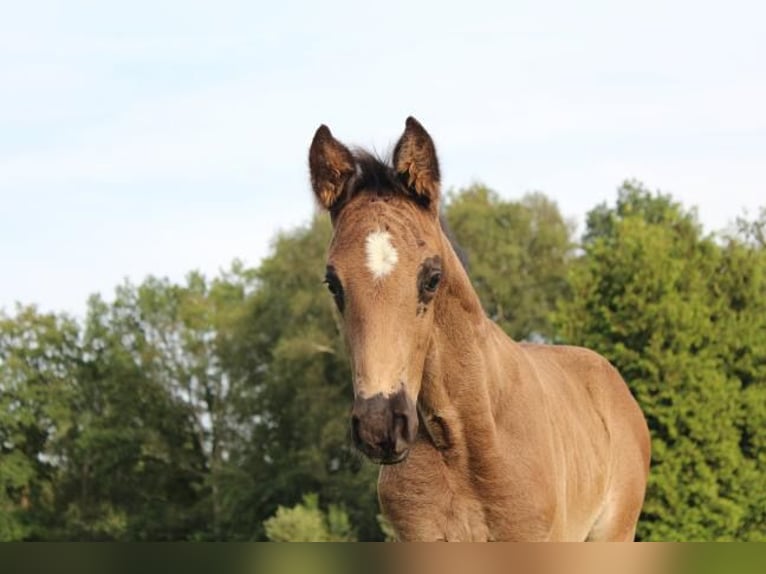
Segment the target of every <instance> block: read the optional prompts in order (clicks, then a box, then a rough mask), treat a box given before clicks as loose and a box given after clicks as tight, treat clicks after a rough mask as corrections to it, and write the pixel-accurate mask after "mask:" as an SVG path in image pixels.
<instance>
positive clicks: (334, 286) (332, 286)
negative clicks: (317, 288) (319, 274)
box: [323, 277, 338, 295]
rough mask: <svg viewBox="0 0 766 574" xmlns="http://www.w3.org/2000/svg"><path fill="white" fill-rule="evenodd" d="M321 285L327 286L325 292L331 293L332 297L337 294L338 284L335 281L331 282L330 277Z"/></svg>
mask: <svg viewBox="0 0 766 574" xmlns="http://www.w3.org/2000/svg"><path fill="white" fill-rule="evenodd" d="M323 283H324V284H325V285H327V290H328V291H329V292H330V293H332V294H333V295H336V294H337V293H338V283H337V281H333V280H332V279H331V278H330V277H327V278H326V279H325V280H324V281H323Z"/></svg>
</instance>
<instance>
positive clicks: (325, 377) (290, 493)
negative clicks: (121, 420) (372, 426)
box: [230, 216, 382, 540]
mask: <svg viewBox="0 0 766 574" xmlns="http://www.w3.org/2000/svg"><path fill="white" fill-rule="evenodd" d="M330 233H331V229H330V224H329V221H328V219H327V218H326V216H317V217H316V218H315V219H314V220H313V221H312V223H311V225H310V226H307V227H303V228H300V229H297V230H296V231H294V232H292V233H290V234H285V235H282V236H280V237H279V238H278V239H277V241H276V244H275V248H274V251H273V254H272V255H271V256H270V257H268V258H267V259H265V260H264V261H263V262H262V264H261V266H260V268H259V269H258V270H257V289H256V290H255V292H254V294H253V297H252V298H251V299H250V300H248V302H247V311H246V314H245V316H244V318H243V320H242V322H241V323H240V329H239V331H238V334H237V336H236V339H237V341H238V344H239V345H240V346H241V347H242V349H243V351H244V350H246V351H245V352H243V353H241V354H240V355H239V356H241V357H244V358H246V361H245V362H244V363H242V365H241V367H240V369H241V371H240V372H241V373H242V374H243V376H244V377H246V378H247V381H248V382H247V384H246V385H245V387H246V388H247V389H249V394H248V395H247V396H246V397H244V398H243V400H242V401H241V402H240V403H239V404H238V405H237V408H238V411H239V416H240V425H241V426H242V427H243V428H247V429H248V434H247V440H244V441H241V442H240V443H239V447H238V448H237V449H236V451H235V452H233V453H232V463H233V466H234V467H236V468H237V469H239V471H238V480H239V483H240V485H241V487H240V488H238V489H237V492H238V493H239V496H240V497H239V498H234V499H232V500H231V501H230V503H231V505H232V508H235V509H237V511H236V519H237V520H238V521H239V524H240V525H238V526H234V529H235V530H237V531H239V532H242V531H244V528H243V527H242V525H241V524H242V523H243V522H245V523H248V524H259V525H260V523H261V522H262V520H263V517H264V516H270V515H272V514H273V513H274V512H275V511H276V509H277V507H278V506H279V505H291V504H295V503H298V502H299V501H300V500H301V497H302V496H303V494H304V493H305V492H316V493H317V494H318V495H319V497H320V498H321V500H323V501H326V503H327V504H337V505H341V506H344V507H345V508H347V509H348V513H349V517H350V519H351V521H352V523H353V524H354V525H355V526H356V527H357V528H358V534H359V537H360V538H361V539H363V540H369V539H379V538H380V537H381V536H382V534H381V532H380V529H379V526H378V523H377V520H376V515H377V495H376V490H375V485H376V480H375V479H376V475H377V468H376V467H375V466H373V465H372V464H370V463H368V462H366V461H364V460H363V459H362V457H361V455H359V454H358V453H357V452H356V451H355V450H354V448H353V446H352V444H351V440H350V432H349V428H350V427H349V420H348V413H349V409H350V404H351V400H352V397H353V394H352V388H351V376H350V372H349V366H348V360H347V357H346V353H345V346H344V343H343V340H342V337H341V335H340V331H339V328H338V321H337V317H336V315H335V313H336V311H335V309H334V307H333V304H332V301H331V297H330V295H329V294H328V293H327V291H326V289H325V288H324V286H323V285H322V282H323V280H324V257H325V249H326V246H327V245H328V244H329V239H330ZM243 509H246V511H244V510H243ZM254 535H255V536H258V537H261V536H263V535H264V532H263V531H262V530H260V529H258V530H254Z"/></svg>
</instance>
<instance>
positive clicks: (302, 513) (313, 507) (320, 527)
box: [263, 494, 356, 542]
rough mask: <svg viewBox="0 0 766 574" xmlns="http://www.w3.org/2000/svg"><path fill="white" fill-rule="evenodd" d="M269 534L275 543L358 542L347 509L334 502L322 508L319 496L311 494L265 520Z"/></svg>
mask: <svg viewBox="0 0 766 574" xmlns="http://www.w3.org/2000/svg"><path fill="white" fill-rule="evenodd" d="M263 526H264V530H265V531H266V536H267V538H268V539H269V540H271V541H272V542H354V541H355V540H356V538H355V536H354V534H353V531H352V528H351V524H350V522H349V519H348V515H347V514H346V512H345V511H344V510H343V509H342V508H341V507H339V506H336V505H334V504H331V505H330V506H329V507H328V509H327V511H326V512H325V511H323V510H322V509H321V508H319V497H318V496H317V495H316V494H307V495H305V496H304V497H303V502H302V503H301V504H297V505H295V506H293V507H292V508H285V507H283V506H279V507H278V508H277V512H276V514H275V515H274V516H272V517H271V518H269V519H267V520H266V521H265V522H264V523H263Z"/></svg>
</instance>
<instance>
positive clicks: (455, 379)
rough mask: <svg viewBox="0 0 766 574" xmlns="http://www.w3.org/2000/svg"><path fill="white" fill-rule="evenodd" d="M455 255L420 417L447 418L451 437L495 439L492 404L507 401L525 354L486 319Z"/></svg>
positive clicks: (432, 347) (440, 310)
mask: <svg viewBox="0 0 766 574" xmlns="http://www.w3.org/2000/svg"><path fill="white" fill-rule="evenodd" d="M451 255H452V256H451V257H450V256H449V255H448V256H447V260H448V261H449V263H448V270H449V273H448V274H447V277H448V279H447V281H446V285H444V287H445V289H446V293H445V295H446V296H445V297H442V298H441V299H440V300H439V302H438V304H437V306H436V308H435V309H434V312H435V317H434V325H435V326H434V332H433V336H432V339H431V344H430V348H429V352H428V359H427V361H426V369H425V373H424V377H423V387H422V389H421V394H420V399H419V403H420V405H419V406H420V408H421V409H422V412H421V416H424V417H425V418H427V417H428V416H431V417H436V418H437V419H438V420H441V421H446V422H445V424H448V425H449V426H450V427H451V429H450V432H451V433H452V435H453V438H456V437H457V436H458V435H462V436H464V437H466V438H468V437H471V439H472V440H471V442H472V441H474V440H479V441H486V440H491V439H492V436H493V435H494V431H495V429H494V419H495V416H494V415H495V412H494V407H495V406H496V405H499V404H502V403H503V402H504V398H505V394H506V393H507V392H508V384H507V381H508V379H509V377H510V378H513V377H514V369H519V368H520V365H521V363H522V361H523V358H522V357H521V355H520V353H521V351H520V348H519V346H518V344H517V343H515V342H513V341H512V340H511V339H510V338H509V337H507V336H506V335H505V334H503V332H502V331H501V330H500V328H499V327H498V326H497V325H496V324H495V323H493V322H492V321H490V320H489V319H488V318H487V316H486V314H485V313H484V310H483V309H482V306H481V302H480V301H479V297H478V295H477V294H476V291H475V290H474V289H473V286H472V285H471V282H470V280H469V278H468V275H467V274H466V272H465V270H464V269H463V267H462V265H461V264H460V262H459V261H458V258H457V256H456V255H455V254H454V251H453V252H451ZM432 438H433V436H432Z"/></svg>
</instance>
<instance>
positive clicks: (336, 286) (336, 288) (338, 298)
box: [324, 270, 343, 312]
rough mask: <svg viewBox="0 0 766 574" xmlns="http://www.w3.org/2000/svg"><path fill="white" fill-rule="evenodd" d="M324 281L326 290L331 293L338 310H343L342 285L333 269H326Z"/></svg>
mask: <svg viewBox="0 0 766 574" xmlns="http://www.w3.org/2000/svg"><path fill="white" fill-rule="evenodd" d="M324 283H325V285H327V290H328V291H329V292H330V293H332V296H333V299H335V304H336V305H337V307H338V310H339V311H341V312H343V286H342V285H341V283H340V279H338V276H337V275H335V272H334V271H332V270H328V272H327V275H325V278H324Z"/></svg>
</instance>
